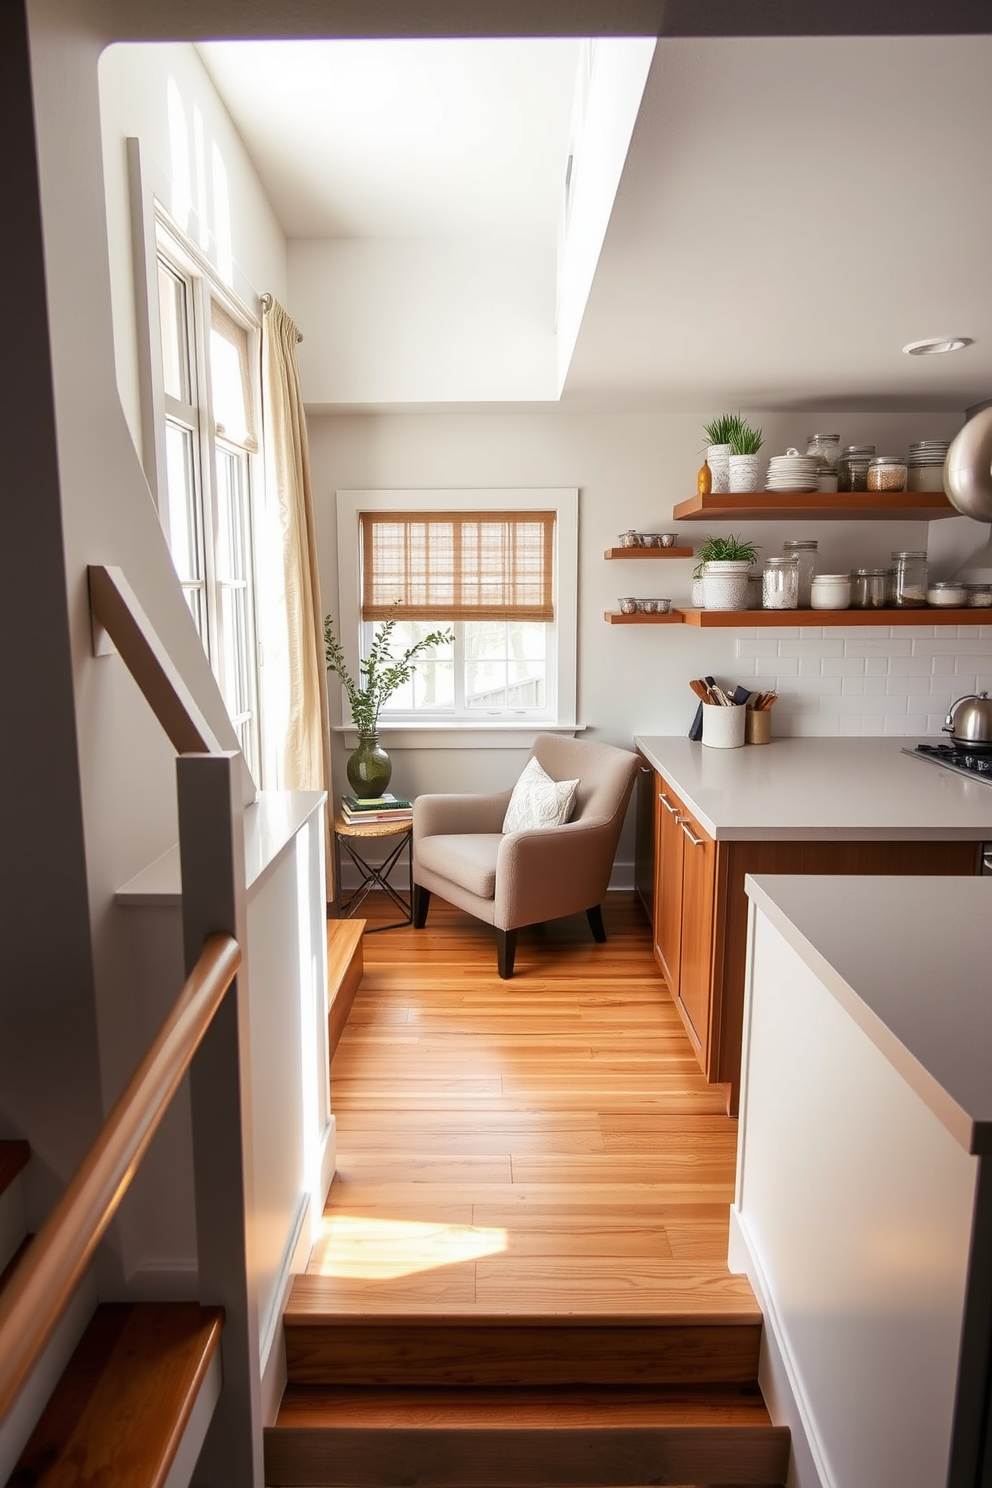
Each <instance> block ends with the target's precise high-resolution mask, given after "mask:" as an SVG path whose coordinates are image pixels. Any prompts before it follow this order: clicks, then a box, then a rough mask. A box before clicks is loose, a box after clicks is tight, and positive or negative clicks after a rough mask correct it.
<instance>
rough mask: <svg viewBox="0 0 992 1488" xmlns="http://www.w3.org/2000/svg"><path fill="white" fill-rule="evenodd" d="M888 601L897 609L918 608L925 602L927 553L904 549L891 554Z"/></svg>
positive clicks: (921, 607)
mask: <svg viewBox="0 0 992 1488" xmlns="http://www.w3.org/2000/svg"><path fill="white" fill-rule="evenodd" d="M892 563H893V571H892V592H891V600H890V602H891V603H892V604H893V605H894V606H895V608H896V609H897V610H920V609H923V607H924V606H925V605H926V602H927V588H928V584H927V555H926V553H919V552H915V551H913V550H912V549H906V550H905V551H903V552H901V553H893V554H892Z"/></svg>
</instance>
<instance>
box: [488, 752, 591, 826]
mask: <svg viewBox="0 0 992 1488" xmlns="http://www.w3.org/2000/svg"><path fill="white" fill-rule="evenodd" d="M578 786H579V782H578V781H577V780H552V779H551V776H550V775H549V774H548V773H547V771H546V770H542V769H541V766H540V765H539V764H538V762H537V760H536V759H531V760H528V761H527V764H526V765H525V766H524V768H523V771H522V773H521V776H520V779H519V780H518V781H517V783H516V785H515V786H514V787H513V795H512V796H511V797H510V804H509V806H507V808H506V816H505V817H504V818H503V831H504V832H527V831H529V830H530V829H531V828H532V827H560V826H561V825H562V823H563V822H567V821H568V818H569V817H570V816H571V814H572V807H573V806H574V805H575V792H576V790H577V789H578Z"/></svg>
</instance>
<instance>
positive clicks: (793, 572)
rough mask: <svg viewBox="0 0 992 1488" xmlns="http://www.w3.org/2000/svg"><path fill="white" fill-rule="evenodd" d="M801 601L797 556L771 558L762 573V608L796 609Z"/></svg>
mask: <svg viewBox="0 0 992 1488" xmlns="http://www.w3.org/2000/svg"><path fill="white" fill-rule="evenodd" d="M798 602H799V564H798V563H797V562H796V560H795V558H784V557H783V558H769V559H768V561H767V563H766V564H765V571H764V573H763V574H762V575H761V608H762V609H763V610H794V609H795V608H796V605H797V604H798Z"/></svg>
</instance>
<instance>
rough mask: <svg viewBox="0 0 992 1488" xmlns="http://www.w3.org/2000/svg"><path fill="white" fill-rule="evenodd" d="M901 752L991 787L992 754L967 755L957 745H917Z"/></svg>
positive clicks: (966, 752)
mask: <svg viewBox="0 0 992 1488" xmlns="http://www.w3.org/2000/svg"><path fill="white" fill-rule="evenodd" d="M902 752H903V754H911V755H913V757H914V758H915V759H922V760H929V761H930V762H931V763H932V764H934V765H943V766H944V769H945V770H957V772H958V774H959V775H970V776H971V778H972V779H973V780H984V781H985V783H986V784H987V785H992V754H969V753H968V751H967V750H966V749H962V748H961V747H960V746H959V745H957V744H917V745H916V747H915V749H904V750H903V751H902Z"/></svg>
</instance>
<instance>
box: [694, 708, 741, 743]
mask: <svg viewBox="0 0 992 1488" xmlns="http://www.w3.org/2000/svg"><path fill="white" fill-rule="evenodd" d="M702 709H703V743H704V744H707V745H708V746H709V747H710V749H740V748H741V746H742V745H743V743H744V726H745V724H746V723H747V708H746V707H745V705H744V704H743V703H740V704H736V703H735V704H734V705H733V706H732V707H729V708H721V707H720V705H719V704H718V703H703V704H702Z"/></svg>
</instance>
